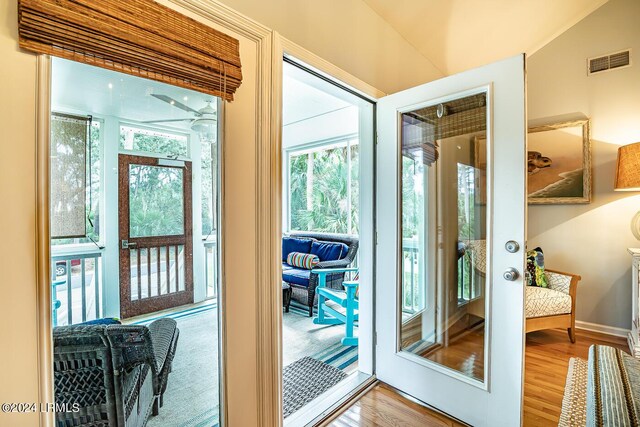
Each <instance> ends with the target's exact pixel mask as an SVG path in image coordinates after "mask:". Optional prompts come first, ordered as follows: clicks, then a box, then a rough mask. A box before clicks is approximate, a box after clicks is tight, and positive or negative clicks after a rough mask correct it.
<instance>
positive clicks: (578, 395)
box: [558, 357, 589, 427]
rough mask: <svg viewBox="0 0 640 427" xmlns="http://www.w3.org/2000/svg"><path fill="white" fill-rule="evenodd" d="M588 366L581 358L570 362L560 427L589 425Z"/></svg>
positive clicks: (574, 358) (572, 359)
mask: <svg viewBox="0 0 640 427" xmlns="http://www.w3.org/2000/svg"><path fill="white" fill-rule="evenodd" d="M588 366H589V365H588V362H587V361H586V360H584V359H580V358H579V357H572V358H571V359H570V360H569V371H568V372H567V382H566V384H565V386H564V397H563V398H562V412H561V413H560V421H559V422H558V427H583V426H585V425H586V424H587V379H588V373H587V372H588Z"/></svg>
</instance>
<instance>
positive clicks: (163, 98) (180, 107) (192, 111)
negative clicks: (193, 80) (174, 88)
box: [151, 93, 200, 116]
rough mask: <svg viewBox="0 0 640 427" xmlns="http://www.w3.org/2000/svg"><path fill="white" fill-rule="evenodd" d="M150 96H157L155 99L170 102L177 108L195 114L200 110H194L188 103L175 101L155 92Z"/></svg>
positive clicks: (197, 114) (198, 113) (198, 114)
mask: <svg viewBox="0 0 640 427" xmlns="http://www.w3.org/2000/svg"><path fill="white" fill-rule="evenodd" d="M151 96H153V97H154V98H157V99H159V100H161V101H164V102H166V103H167V104H171V105H173V106H174V107H177V108H179V109H181V110H184V111H188V112H190V113H194V114H195V115H196V116H200V112H199V111H198V110H194V109H193V108H191V107H189V106H188V105H184V104H183V103H182V102H180V101H176V100H175V99H173V98H171V97H170V96H167V95H157V94H155V93H152V94H151Z"/></svg>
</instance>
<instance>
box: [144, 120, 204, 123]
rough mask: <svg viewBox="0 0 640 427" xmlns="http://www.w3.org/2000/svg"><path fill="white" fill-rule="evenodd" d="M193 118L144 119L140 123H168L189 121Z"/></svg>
mask: <svg viewBox="0 0 640 427" xmlns="http://www.w3.org/2000/svg"><path fill="white" fill-rule="evenodd" d="M192 120H193V119H168V120H146V121H143V122H140V123H169V122H190V121H192Z"/></svg>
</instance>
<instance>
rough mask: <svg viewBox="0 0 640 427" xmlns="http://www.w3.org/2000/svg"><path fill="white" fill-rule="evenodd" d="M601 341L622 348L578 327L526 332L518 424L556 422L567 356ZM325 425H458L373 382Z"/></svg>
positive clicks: (610, 339) (542, 425)
mask: <svg viewBox="0 0 640 427" xmlns="http://www.w3.org/2000/svg"><path fill="white" fill-rule="evenodd" d="M592 344H605V345H610V346H613V347H618V348H621V349H624V350H627V351H628V347H627V343H626V340H625V339H624V338H619V337H612V336H609V335H603V334H598V333H595V332H588V331H583V330H580V329H578V330H577V331H576V343H575V344H571V341H569V337H568V336H567V333H566V331H560V330H546V331H537V332H531V333H529V334H527V346H526V352H525V385H524V403H523V409H524V414H523V424H524V425H525V426H532V427H534V426H535V427H545V426H557V425H558V419H559V418H560V408H561V406H562V395H563V393H564V385H565V380H566V376H567V369H568V367H569V359H570V358H571V357H581V358H583V359H586V358H587V355H588V352H589V346H591V345H592ZM328 425H330V426H336V427H353V426H383V427H387V426H388V427H391V426H394V427H395V426H406V427H413V426H415V427H418V426H460V425H463V424H460V423H459V422H457V421H455V420H452V419H450V418H448V417H446V416H444V415H442V414H439V413H437V412H435V411H432V410H430V409H428V408H425V407H423V406H421V405H419V404H417V403H415V402H413V401H411V400H409V399H407V398H405V397H404V396H402V395H400V394H398V393H397V392H396V391H395V390H394V389H393V388H391V387H389V386H388V385H386V384H382V383H379V384H378V385H376V386H375V387H374V388H373V389H371V390H369V391H368V392H367V393H366V394H364V395H363V396H362V397H360V398H359V399H358V400H357V401H356V402H355V403H353V404H352V405H351V406H349V407H348V408H347V409H346V410H345V411H344V412H343V413H342V414H340V415H339V416H338V417H337V418H336V419H335V420H333V421H332V422H331V423H329V424H328Z"/></svg>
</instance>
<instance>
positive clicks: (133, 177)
mask: <svg viewBox="0 0 640 427" xmlns="http://www.w3.org/2000/svg"><path fill="white" fill-rule="evenodd" d="M183 185H184V183H183V171H182V169H180V168H173V167H162V166H149V165H130V166H129V236H130V237H150V236H173V235H181V234H184V199H183V192H184V190H183V188H184V187H183Z"/></svg>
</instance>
